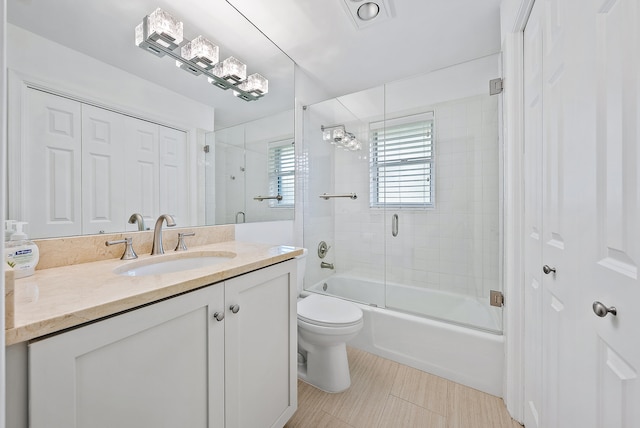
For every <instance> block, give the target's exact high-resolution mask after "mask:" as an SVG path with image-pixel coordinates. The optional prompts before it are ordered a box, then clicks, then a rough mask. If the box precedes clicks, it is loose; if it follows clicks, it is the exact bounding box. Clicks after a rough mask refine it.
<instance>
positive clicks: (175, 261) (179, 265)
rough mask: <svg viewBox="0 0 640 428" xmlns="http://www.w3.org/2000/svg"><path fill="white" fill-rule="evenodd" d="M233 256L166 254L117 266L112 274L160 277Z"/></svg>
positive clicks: (222, 254) (205, 253)
mask: <svg viewBox="0 0 640 428" xmlns="http://www.w3.org/2000/svg"><path fill="white" fill-rule="evenodd" d="M235 256H236V255H235V254H234V253H231V252H226V251H203V252H195V253H178V254H166V255H162V256H153V257H149V258H146V259H144V260H140V261H135V262H130V263H127V264H125V265H122V266H118V267H117V268H115V269H114V270H113V273H116V274H118V275H124V276H144V275H162V274H165V273H174V272H182V271H185V270H191V269H199V268H203V267H208V266H212V265H216V264H220V263H224V262H227V261H229V260H231V259H232V258H234V257H235Z"/></svg>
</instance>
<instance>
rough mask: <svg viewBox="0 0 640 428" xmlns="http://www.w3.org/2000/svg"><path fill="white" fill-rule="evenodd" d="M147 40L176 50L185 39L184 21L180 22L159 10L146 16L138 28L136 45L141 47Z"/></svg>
mask: <svg viewBox="0 0 640 428" xmlns="http://www.w3.org/2000/svg"><path fill="white" fill-rule="evenodd" d="M145 26H146V28H145ZM145 30H146V34H145ZM147 39H151V40H153V41H155V42H157V43H160V44H161V45H163V46H164V47H167V48H170V49H175V48H176V47H178V45H179V44H180V43H182V40H183V39H184V37H183V24H182V21H178V20H177V19H176V18H174V17H173V16H171V15H170V14H168V13H167V12H165V11H164V10H162V9H160V8H157V9H156V10H154V11H153V12H152V13H151V14H149V15H148V16H145V17H144V19H143V20H142V23H140V24H139V25H138V26H137V27H136V45H138V46H140V44H141V43H142V42H145V41H146V40H147Z"/></svg>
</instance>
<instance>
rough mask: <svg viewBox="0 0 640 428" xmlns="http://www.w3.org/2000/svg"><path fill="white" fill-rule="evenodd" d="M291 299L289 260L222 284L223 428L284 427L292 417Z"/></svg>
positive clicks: (293, 298) (294, 292) (294, 394)
mask: <svg viewBox="0 0 640 428" xmlns="http://www.w3.org/2000/svg"><path fill="white" fill-rule="evenodd" d="M292 271H293V273H292ZM296 295H297V289H296V277H295V262H294V261H289V262H285V263H280V264H278V265H275V266H271V267H268V268H265V269H260V270H257V271H255V272H252V273H249V274H246V275H242V276H239V277H237V278H233V279H230V280H228V281H226V283H225V302H226V317H225V357H226V358H225V367H226V372H225V373H226V384H225V392H226V393H225V397H226V400H227V408H226V410H227V413H226V426H227V427H234V428H267V427H276V426H283V425H284V424H285V423H286V421H287V420H289V418H290V417H291V416H292V415H293V412H294V411H295V409H296V406H297V386H296V382H297V372H296V370H297V347H296V345H295V344H296V343H297V342H296V340H297V333H298V330H297V328H298V326H297V309H296V308H297V306H296ZM236 305H237V306H236ZM233 307H235V309H231V308H233ZM234 311H235V312H234Z"/></svg>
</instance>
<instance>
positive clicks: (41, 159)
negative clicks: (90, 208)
mask: <svg viewBox="0 0 640 428" xmlns="http://www.w3.org/2000/svg"><path fill="white" fill-rule="evenodd" d="M25 102H26V105H25V108H24V110H23V111H24V114H25V120H24V147H23V152H22V164H23V165H24V167H25V168H23V170H28V171H30V173H29V174H22V176H23V179H24V182H23V184H22V186H21V189H20V192H21V199H22V202H21V204H20V205H21V207H22V212H21V213H13V214H12V215H14V216H16V217H17V218H15V219H16V220H23V221H27V222H29V236H30V237H31V238H43V237H56V236H68V235H79V234H80V233H82V211H81V210H82V204H81V185H80V182H81V181H80V178H81V170H82V168H81V160H82V158H81V139H82V136H81V112H80V103H79V102H77V101H73V100H70V99H67V98H63V97H59V96H56V95H52V94H49V93H47V92H42V91H39V90H36V89H31V88H28V89H27V90H26V97H25Z"/></svg>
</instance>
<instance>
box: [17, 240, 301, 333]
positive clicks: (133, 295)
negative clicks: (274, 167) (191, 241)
mask: <svg viewBox="0 0 640 428" xmlns="http://www.w3.org/2000/svg"><path fill="white" fill-rule="evenodd" d="M198 252H222V253H233V254H235V257H233V258H231V259H229V260H228V261H224V262H222V263H219V264H215V265H212V266H207V267H203V268H197V269H191V270H186V271H182V272H175V273H166V274H162V275H147V276H125V275H118V274H116V273H114V272H113V270H114V269H116V268H118V267H120V266H122V265H124V264H139V263H145V262H144V261H145V260H150V261H155V260H160V258H175V257H185V256H188V255H189V254H192V253H198ZM300 254H302V249H299V248H295V247H288V246H275V247H274V246H271V245H266V244H254V243H246V242H237V241H228V242H219V243H215V244H209V245H202V246H199V247H193V248H190V249H189V250H188V251H187V252H178V253H176V252H174V251H166V253H165V255H156V256H150V255H148V254H145V255H139V257H138V259H136V260H132V261H124V260H120V259H109V260H103V261H96V262H90V263H81V264H75V265H70V266H63V267H55V268H50V269H43V270H37V271H36V273H35V274H34V275H32V276H29V277H26V278H21V279H17V280H15V290H14V298H15V323H14V327H13V328H11V329H7V330H5V341H6V345H12V344H15V343H19V342H24V341H27V340H31V339H34V338H37V337H40V336H44V335H47V334H51V333H55V332H58V331H61V330H64V329H66V328H70V327H74V326H78V325H81V324H84V323H87V322H90V321H94V320H97V319H100V318H103V317H106V316H109V315H113V314H116V313H118V312H122V311H126V310H129V309H132V308H136V307H139V306H142V305H145V304H148V303H151V302H155V301H157V300H160V299H164V298H167V297H171V296H174V295H176V294H180V293H184V292H186V291H190V290H194V289H197V288H200V287H203V286H206V285H208V284H212V283H216V282H220V281H224V280H225V279H228V278H232V277H234V276H238V275H242V274H244V273H247V272H251V271H253V270H256V269H260V268H263V267H267V266H270V265H272V264H275V263H279V262H282V261H285V260H289V259H292V258H293V257H295V256H297V255H300Z"/></svg>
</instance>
